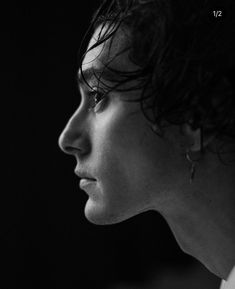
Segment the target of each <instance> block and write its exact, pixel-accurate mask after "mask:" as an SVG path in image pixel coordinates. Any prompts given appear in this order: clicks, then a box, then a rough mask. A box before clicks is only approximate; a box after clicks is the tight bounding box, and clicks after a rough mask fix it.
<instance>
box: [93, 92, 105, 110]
mask: <svg viewBox="0 0 235 289" xmlns="http://www.w3.org/2000/svg"><path fill="white" fill-rule="evenodd" d="M89 95H90V96H91V98H92V101H94V104H91V105H90V107H89V110H92V109H95V108H96V107H97V106H98V105H99V104H101V103H102V101H103V100H104V99H105V97H106V93H105V92H103V91H98V90H95V89H94V90H93V91H91V92H90V93H89ZM97 96H100V98H101V99H100V100H99V101H98V102H97V100H96V97H97Z"/></svg>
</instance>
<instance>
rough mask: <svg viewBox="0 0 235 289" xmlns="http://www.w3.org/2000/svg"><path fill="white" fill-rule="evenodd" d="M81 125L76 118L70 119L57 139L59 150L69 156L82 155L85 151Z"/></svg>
mask: <svg viewBox="0 0 235 289" xmlns="http://www.w3.org/2000/svg"><path fill="white" fill-rule="evenodd" d="M82 135H83V133H82V129H81V125H80V123H79V122H78V120H76V116H73V117H71V119H70V120H69V121H68V123H67V125H66V127H65V128H64V130H63V131H62V133H61V134H60V136H59V139H58V145H59V147H60V149H61V150H62V151H63V152H64V153H66V154H69V155H75V154H82V153H83V152H84V151H85V143H84V137H83V136H82Z"/></svg>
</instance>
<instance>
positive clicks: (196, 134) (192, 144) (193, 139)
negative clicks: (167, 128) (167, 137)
mask: <svg viewBox="0 0 235 289" xmlns="http://www.w3.org/2000/svg"><path fill="white" fill-rule="evenodd" d="M181 133H182V135H183V145H184V147H186V148H187V149H188V150H190V151H191V152H200V151H202V149H205V148H206V147H207V146H208V145H209V144H210V143H211V142H212V140H213V139H214V134H208V133H206V132H204V131H203V130H202V129H201V128H198V129H192V127H191V125H190V124H184V125H183V126H182V127H181Z"/></svg>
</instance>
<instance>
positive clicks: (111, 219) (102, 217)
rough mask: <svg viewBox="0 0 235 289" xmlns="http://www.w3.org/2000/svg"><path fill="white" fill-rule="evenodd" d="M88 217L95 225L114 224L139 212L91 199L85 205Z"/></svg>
mask: <svg viewBox="0 0 235 289" xmlns="http://www.w3.org/2000/svg"><path fill="white" fill-rule="evenodd" d="M84 213H85V217H86V219H87V220H88V221H89V222H91V223H93V224H95V225H113V224H118V223H121V222H123V221H125V220H127V219H129V218H131V217H133V216H135V215H137V214H138V213H134V212H132V213H131V212H128V211H125V212H123V211H120V209H119V208H117V207H115V208H111V207H110V206H105V205H104V204H98V203H97V202H95V201H93V200H91V199H89V200H88V201H87V203H86V206H85V210H84Z"/></svg>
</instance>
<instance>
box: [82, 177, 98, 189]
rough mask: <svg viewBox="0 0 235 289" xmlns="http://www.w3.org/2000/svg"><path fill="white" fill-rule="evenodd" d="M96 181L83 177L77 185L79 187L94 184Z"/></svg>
mask: <svg viewBox="0 0 235 289" xmlns="http://www.w3.org/2000/svg"><path fill="white" fill-rule="evenodd" d="M95 183H96V180H95V179H88V178H83V179H81V180H80V183H79V186H80V188H81V189H83V188H85V187H87V186H90V185H94V184H95Z"/></svg>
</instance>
